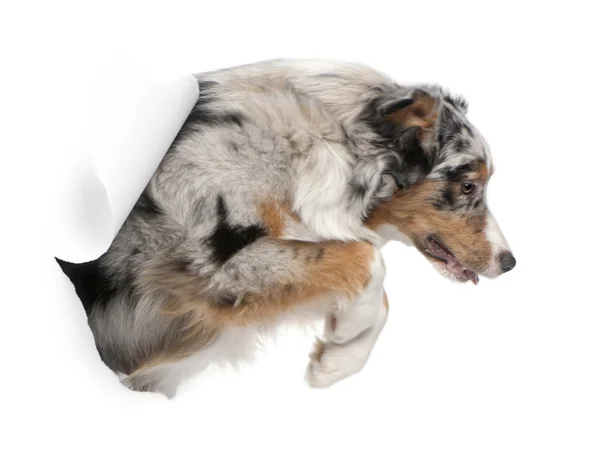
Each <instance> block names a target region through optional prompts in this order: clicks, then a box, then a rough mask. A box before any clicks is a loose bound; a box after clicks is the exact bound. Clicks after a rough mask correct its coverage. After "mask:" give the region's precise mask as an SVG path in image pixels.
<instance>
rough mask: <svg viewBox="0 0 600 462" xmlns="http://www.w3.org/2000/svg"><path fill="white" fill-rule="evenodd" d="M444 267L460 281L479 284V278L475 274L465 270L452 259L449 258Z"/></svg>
mask: <svg viewBox="0 0 600 462" xmlns="http://www.w3.org/2000/svg"><path fill="white" fill-rule="evenodd" d="M446 265H447V268H448V270H449V271H451V272H452V273H453V274H454V275H455V276H456V277H457V278H459V279H462V280H463V281H471V282H472V283H473V284H475V285H477V283H478V282H479V277H478V276H477V274H476V273H475V272H473V271H471V270H470V269H467V268H465V267H464V266H463V265H461V264H460V263H459V262H458V260H456V259H455V258H454V257H451V258H450V259H449V260H448V262H447V263H446Z"/></svg>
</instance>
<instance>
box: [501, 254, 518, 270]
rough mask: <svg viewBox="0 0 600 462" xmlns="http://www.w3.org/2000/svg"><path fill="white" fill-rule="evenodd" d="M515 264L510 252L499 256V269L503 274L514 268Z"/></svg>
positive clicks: (515, 261)
mask: <svg viewBox="0 0 600 462" xmlns="http://www.w3.org/2000/svg"><path fill="white" fill-rule="evenodd" d="M516 264H517V260H516V259H515V257H513V254H512V253H510V252H503V253H502V254H501V255H500V268H501V269H502V272H503V273H508V272H509V271H510V270H511V269H513V268H514V267H515V265H516Z"/></svg>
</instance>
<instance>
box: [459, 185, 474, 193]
mask: <svg viewBox="0 0 600 462" xmlns="http://www.w3.org/2000/svg"><path fill="white" fill-rule="evenodd" d="M461 189H462V192H463V193H465V194H470V193H471V192H472V191H473V189H474V185H473V183H463V184H462V186H461Z"/></svg>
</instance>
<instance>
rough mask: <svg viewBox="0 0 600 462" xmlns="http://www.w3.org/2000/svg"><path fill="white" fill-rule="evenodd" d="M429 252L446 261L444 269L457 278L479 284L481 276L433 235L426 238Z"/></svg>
mask: <svg viewBox="0 0 600 462" xmlns="http://www.w3.org/2000/svg"><path fill="white" fill-rule="evenodd" d="M425 242H426V246H427V252H428V253H429V255H431V256H432V257H435V258H437V259H438V260H441V261H442V262H444V267H443V269H444V270H446V271H447V272H448V274H450V275H451V276H452V277H454V278H455V279H457V280H459V281H462V282H466V281H471V282H472V283H473V284H477V283H478V282H479V277H478V276H477V274H476V273H475V272H473V271H471V270H470V269H468V268H465V266H464V265H463V264H462V263H460V262H459V261H458V259H457V258H456V257H455V256H454V255H453V254H452V252H450V250H448V248H447V247H445V246H444V245H443V244H441V243H440V242H439V241H437V240H436V239H434V238H433V237H428V238H427V239H426V240H425Z"/></svg>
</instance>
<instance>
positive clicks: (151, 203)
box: [133, 189, 163, 218]
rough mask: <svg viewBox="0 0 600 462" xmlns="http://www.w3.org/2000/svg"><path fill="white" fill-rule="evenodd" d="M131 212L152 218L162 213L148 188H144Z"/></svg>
mask: <svg viewBox="0 0 600 462" xmlns="http://www.w3.org/2000/svg"><path fill="white" fill-rule="evenodd" d="M133 212H135V213H137V214H139V215H142V216H143V217H144V218H153V217H155V216H157V215H160V214H162V213H163V211H162V210H161V208H160V207H159V205H158V204H157V203H156V201H155V200H154V199H153V198H152V197H151V196H150V193H149V192H148V190H147V189H146V190H144V192H143V193H142V195H141V196H140V198H139V199H138V200H137V202H136V203H135V205H134V207H133Z"/></svg>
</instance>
